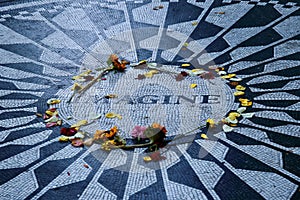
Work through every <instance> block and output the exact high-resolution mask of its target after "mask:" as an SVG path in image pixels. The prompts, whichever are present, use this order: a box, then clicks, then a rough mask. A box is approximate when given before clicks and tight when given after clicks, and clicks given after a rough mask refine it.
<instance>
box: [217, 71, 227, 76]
mask: <svg viewBox="0 0 300 200" xmlns="http://www.w3.org/2000/svg"><path fill="white" fill-rule="evenodd" d="M218 74H219V75H220V76H222V75H226V74H227V72H225V71H219V72H218Z"/></svg>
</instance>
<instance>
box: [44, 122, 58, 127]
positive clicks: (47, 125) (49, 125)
mask: <svg viewBox="0 0 300 200" xmlns="http://www.w3.org/2000/svg"><path fill="white" fill-rule="evenodd" d="M53 126H57V124H56V122H48V123H47V124H46V127H47V128H50V127H53Z"/></svg>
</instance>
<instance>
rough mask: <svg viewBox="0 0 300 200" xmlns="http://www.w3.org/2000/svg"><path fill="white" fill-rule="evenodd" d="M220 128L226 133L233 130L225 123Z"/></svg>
mask: <svg viewBox="0 0 300 200" xmlns="http://www.w3.org/2000/svg"><path fill="white" fill-rule="evenodd" d="M222 128H223V131H224V132H225V133H228V132H231V131H233V130H234V128H232V127H230V126H228V125H227V124H224V125H223V127H222Z"/></svg>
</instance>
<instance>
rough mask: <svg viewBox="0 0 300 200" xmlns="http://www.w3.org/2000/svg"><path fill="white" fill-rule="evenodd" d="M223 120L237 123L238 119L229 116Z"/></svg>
mask: <svg viewBox="0 0 300 200" xmlns="http://www.w3.org/2000/svg"><path fill="white" fill-rule="evenodd" d="M225 122H227V123H231V124H237V123H238V120H237V119H236V118H233V119H232V118H229V117H226V118H225Z"/></svg>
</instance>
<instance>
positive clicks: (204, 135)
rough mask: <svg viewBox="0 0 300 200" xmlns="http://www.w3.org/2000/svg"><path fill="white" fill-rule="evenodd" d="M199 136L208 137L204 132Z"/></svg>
mask: <svg viewBox="0 0 300 200" xmlns="http://www.w3.org/2000/svg"><path fill="white" fill-rule="evenodd" d="M200 136H201V138H203V139H208V137H207V135H206V134H204V133H202V134H201V135H200Z"/></svg>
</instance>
